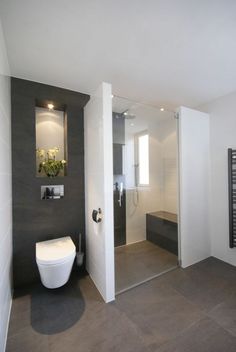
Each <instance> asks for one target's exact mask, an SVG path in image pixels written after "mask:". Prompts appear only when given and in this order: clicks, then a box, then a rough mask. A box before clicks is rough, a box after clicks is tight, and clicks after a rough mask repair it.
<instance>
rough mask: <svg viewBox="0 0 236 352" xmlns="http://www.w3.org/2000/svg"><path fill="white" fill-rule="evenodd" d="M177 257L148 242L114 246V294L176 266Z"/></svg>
mask: <svg viewBox="0 0 236 352" xmlns="http://www.w3.org/2000/svg"><path fill="white" fill-rule="evenodd" d="M177 262H178V257H177V256H176V255H175V254H172V253H170V252H168V251H166V250H165V249H163V248H161V247H159V246H157V245H155V244H153V243H151V242H149V241H141V242H137V243H133V244H129V245H125V246H121V247H116V248H115V277H116V294H118V293H121V292H123V291H125V290H127V289H129V288H132V287H134V286H136V285H138V284H139V283H142V282H144V281H146V280H148V279H150V278H152V277H155V276H157V275H159V274H161V273H163V272H166V271H169V270H171V269H173V268H176V267H177Z"/></svg>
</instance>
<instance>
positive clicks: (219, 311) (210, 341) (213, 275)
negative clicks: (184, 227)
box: [7, 258, 236, 352]
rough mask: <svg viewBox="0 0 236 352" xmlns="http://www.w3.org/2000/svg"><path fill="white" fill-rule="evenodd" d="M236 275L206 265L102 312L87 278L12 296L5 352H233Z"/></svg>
mask: <svg viewBox="0 0 236 352" xmlns="http://www.w3.org/2000/svg"><path fill="white" fill-rule="evenodd" d="M235 278H236V268H234V267H232V266H230V265H227V264H225V263H223V262H221V261H219V260H216V259H214V258H209V259H207V260H205V261H203V262H201V263H199V264H196V265H194V266H192V267H190V268H188V269H185V270H183V269H180V268H177V269H175V270H173V271H171V272H169V273H167V274H164V275H162V276H160V277H158V278H156V279H153V280H152V281H149V282H147V283H145V284H143V285H140V286H138V287H136V288H134V289H132V290H130V291H127V292H124V293H122V294H120V295H118V296H117V297H116V301H115V302H112V303H110V304H105V303H104V302H103V300H102V298H101V296H100V294H99V292H98V291H97V289H96V288H95V286H94V284H93V282H92V281H91V279H90V278H89V277H88V276H85V277H83V278H78V277H77V275H76V274H73V276H72V277H71V280H70V282H69V283H68V284H67V285H66V286H64V287H62V288H61V289H57V290H47V289H46V288H44V287H43V286H41V284H36V285H34V286H32V287H28V288H27V290H24V291H18V292H16V294H17V296H16V297H15V299H14V300H13V306H12V313H11V319H10V327H9V333H8V341H7V352H31V351H32V352H37V351H40V352H41V351H44V352H75V351H78V352H97V351H99V352H133V351H135V352H169V351H170V352H224V351H226V352H231V351H232V352H233V351H235V350H236V348H235V346H236V325H235V319H236V306H235V297H236V285H235Z"/></svg>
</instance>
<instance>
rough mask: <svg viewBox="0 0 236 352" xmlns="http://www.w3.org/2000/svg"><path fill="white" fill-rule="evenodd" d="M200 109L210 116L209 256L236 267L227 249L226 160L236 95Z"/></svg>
mask: <svg viewBox="0 0 236 352" xmlns="http://www.w3.org/2000/svg"><path fill="white" fill-rule="evenodd" d="M200 109H201V110H202V111H206V112H208V113H209V114H210V156H211V164H210V184H211V193H210V194H211V197H210V233H211V254H212V255H213V256H215V257H217V258H219V259H221V260H223V261H225V262H228V263H230V264H232V265H236V248H229V210H228V159H227V148H234V149H236V92H234V93H232V94H229V95H227V96H225V97H221V98H219V99H217V100H215V101H213V102H210V103H208V104H205V105H204V106H201V107H200Z"/></svg>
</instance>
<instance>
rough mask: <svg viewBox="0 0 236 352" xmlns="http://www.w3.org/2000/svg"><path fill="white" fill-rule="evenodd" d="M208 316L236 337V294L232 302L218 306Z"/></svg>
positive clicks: (228, 301)
mask: <svg viewBox="0 0 236 352" xmlns="http://www.w3.org/2000/svg"><path fill="white" fill-rule="evenodd" d="M208 315H209V316H210V317H211V318H212V319H213V320H214V321H216V322H217V323H218V324H219V325H221V326H222V327H224V328H225V329H226V330H228V331H229V332H230V333H231V334H233V335H234V336H236V294H235V297H234V298H232V299H231V300H227V301H225V302H223V303H220V304H219V305H217V306H216V307H215V308H213V309H212V310H211V311H210V312H209V313H208Z"/></svg>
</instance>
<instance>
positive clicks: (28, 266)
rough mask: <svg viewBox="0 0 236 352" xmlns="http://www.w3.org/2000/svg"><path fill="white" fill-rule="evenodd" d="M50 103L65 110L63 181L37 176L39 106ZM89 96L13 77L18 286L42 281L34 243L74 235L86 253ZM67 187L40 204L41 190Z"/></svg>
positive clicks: (14, 239) (15, 264)
mask: <svg viewBox="0 0 236 352" xmlns="http://www.w3.org/2000/svg"><path fill="white" fill-rule="evenodd" d="M36 100H37V101H45V100H50V101H53V102H56V104H59V105H60V106H65V110H66V118H67V148H68V149H67V152H68V157H67V159H68V167H67V175H66V176H65V177H58V178H56V179H54V180H53V179H52V180H51V179H49V178H45V177H36V166H35V164H36V162H35V159H36V156H35V148H36V145H35V105H36ZM88 100H89V96H88V95H86V94H81V93H78V92H73V91H69V90H66V89H62V88H57V87H53V86H48V85H44V84H40V83H36V82H31V81H26V80H21V79H17V78H12V174H13V177H12V182H13V250H14V257H13V276H14V286H15V287H19V286H22V285H24V284H29V283H31V282H34V281H37V280H39V274H38V270H37V265H36V262H35V243H36V242H38V241H44V240H47V239H52V238H57V237H62V236H65V235H70V236H71V237H72V239H73V240H74V242H75V244H76V245H77V246H78V240H79V233H80V232H81V233H82V237H83V238H82V245H83V250H85V211H84V120H83V119H84V116H83V108H84V106H85V105H86V103H87V102H88ZM48 184H63V185H64V189H65V197H64V198H63V199H60V200H54V201H50V200H49V201H41V200H40V186H41V185H48Z"/></svg>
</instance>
